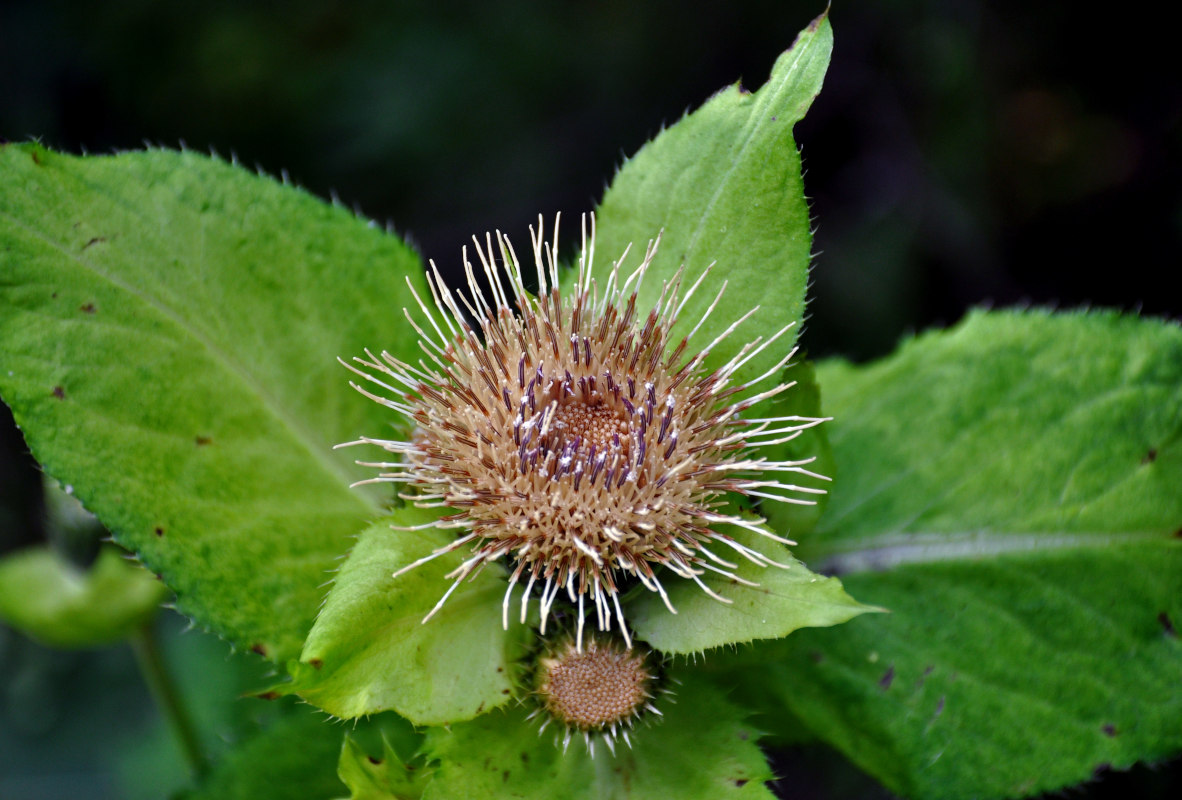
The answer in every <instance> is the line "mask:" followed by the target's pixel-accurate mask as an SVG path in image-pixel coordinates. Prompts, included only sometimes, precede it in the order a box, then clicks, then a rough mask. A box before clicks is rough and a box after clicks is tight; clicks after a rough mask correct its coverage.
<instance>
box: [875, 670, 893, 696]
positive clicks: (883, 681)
mask: <svg viewBox="0 0 1182 800" xmlns="http://www.w3.org/2000/svg"><path fill="white" fill-rule="evenodd" d="M894 680H895V665H894V664H891V665H890V666H889V667H887V671H886V672H884V673H883V674H882V677H881V678H879V679H878V688H879V689H882V690H883V691H884V692H885V691H886V690H887V689H889V688H891V684H892V683H893V682H894Z"/></svg>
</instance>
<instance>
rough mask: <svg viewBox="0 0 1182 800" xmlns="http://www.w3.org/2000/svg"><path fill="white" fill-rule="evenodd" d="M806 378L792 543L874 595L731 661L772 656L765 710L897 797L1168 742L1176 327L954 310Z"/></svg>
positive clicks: (1175, 600) (1178, 398)
mask: <svg viewBox="0 0 1182 800" xmlns="http://www.w3.org/2000/svg"><path fill="white" fill-rule="evenodd" d="M820 377H821V381H822V385H823V386H824V387H825V395H826V403H827V405H828V410H829V412H830V413H832V414H833V416H834V417H835V420H834V422H833V423H832V427H831V429H830V436H831V439H832V442H833V448H834V453H835V456H836V459H837V463H838V467H839V470H840V480H839V481H838V482H837V483H836V485H835V487H834V493H833V497H832V499H831V502H830V505H829V509H828V511H827V512H826V515H825V517H824V518H823V519H822V521H821V525H820V526H819V528H818V530H817V532H816V535H815V536H814V537H812V538H810V539H809V544H810V546H809V547H808V553H809V554H810V555H809V556H807V557H809V558H811V559H812V560H811V561H810V563H814V564H816V563H818V562H820V563H821V564H823V565H825V566H827V567H828V568H829V569H831V570H835V571H837V572H838V573H840V574H842V577H843V580H844V581H845V583H846V585H847V586H848V587H849V589H850V591H851V592H853V593H854V594H856V595H857V596H858V597H860V598H862V599H863V600H866V601H867V602H873V603H878V604H881V605H883V606H885V607H887V608H889V609H891V611H892V612H893V613H891V614H890V615H886V616H882V617H873V618H870V617H866V618H863V619H859V620H855V621H853V622H851V623H850V624H848V625H844V626H841V627H840V628H836V629H833V630H826V631H803V632H801V633H799V634H797V635H794V636H792V637H790V638H789V639H786V640H784V641H783V642H777V643H774V644H771V645H768V646H766V647H757V648H755V649H753V650H751V651H750V652H748V653H744V654H740V655H739V656H737V658H738V659H739V660H740V661H747V660H750V659H753V658H755V659H760V660H765V661H770V662H771V665H770V666H768V667H767V669H768V670H769V671H768V672H767V673H764V674H763V675H761V681H762V682H763V684H764V685H765V686H766V687H767V696H768V707H767V708H765V709H764V711H766V712H768V713H775V709H776V708H786V709H788V710H790V711H791V712H792V713H794V714H796V715H798V716H799V717H800V718H801V719H802V720H803V721H804V722H805V723H806V724H807V725H808V726H809V727H811V728H812V729H813V730H814V731H815V732H816V733H817V734H818V735H820V736H821V737H822V738H824V739H827V740H829V741H830V742H832V743H833V744H835V745H837V746H838V747H839V748H840V749H841V750H843V751H844V752H845V753H846V754H847V755H848V756H849V757H850V758H851V759H852V760H854V761H855V762H856V763H858V764H860V765H861V766H862V767H863V768H864V769H866V770H867V771H869V772H870V773H872V774H873V775H875V776H876V777H878V778H879V779H880V780H882V781H883V782H884V783H885V784H886V785H887V786H888V787H889V788H891V789H892V790H893V791H895V792H898V793H899V794H902V795H905V796H909V797H920V798H923V797H932V798H935V797H940V798H958V797H966V798H967V797H978V798H990V797H1013V796H1020V795H1030V794H1038V793H1042V792H1049V791H1056V790H1058V789H1060V788H1061V787H1064V786H1067V785H1070V784H1074V783H1078V782H1079V781H1083V780H1086V779H1088V778H1089V777H1090V776H1091V775H1092V774H1093V772H1094V771H1095V770H1096V769H1098V768H1101V767H1105V768H1107V767H1112V768H1116V769H1122V768H1126V767H1128V766H1129V765H1131V764H1132V763H1134V762H1135V761H1138V760H1149V761H1153V760H1158V759H1162V758H1166V757H1168V756H1170V755H1172V754H1175V753H1177V752H1178V751H1179V749H1182V723H1180V720H1182V693H1179V692H1178V676H1179V675H1182V642H1180V641H1179V638H1178V634H1177V630H1178V628H1177V626H1178V624H1179V622H1182V539H1180V538H1179V533H1178V532H1179V530H1180V528H1182V493H1180V492H1179V491H1178V487H1179V486H1182V329H1180V328H1179V327H1178V326H1177V325H1175V324H1172V323H1164V322H1160V321H1156V320H1138V319H1136V318H1134V317H1130V316H1121V315H1118V314H1114V313H1076V314H1061V315H1053V314H1048V313H1045V312H1041V311H1038V312H1026V313H996V314H985V313H975V314H973V315H971V316H970V317H969V318H968V319H967V320H966V321H965V322H964V323H962V324H961V325H960V326H958V327H957V328H955V329H953V330H952V331H949V332H946V333H932V334H927V335H925V336H922V337H920V338H918V339H916V340H914V341H911V342H908V343H907V344H905V345H904V346H903V347H902V348H901V349H900V351H899V352H898V353H897V354H896V355H894V356H892V357H890V358H888V359H885V360H883V361H882V362H879V363H876V364H873V365H870V366H867V367H852V366H849V365H846V364H840V363H834V364H829V365H826V366H825V367H823V368H822V369H821V370H820ZM802 550H803V548H802ZM750 669H751V668H750V666H749V665H748V666H746V667H744V668H743V671H742V674H744V675H747V676H749V675H750V674H751V672H750Z"/></svg>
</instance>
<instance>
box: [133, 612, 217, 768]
mask: <svg viewBox="0 0 1182 800" xmlns="http://www.w3.org/2000/svg"><path fill="white" fill-rule="evenodd" d="M131 647H132V649H133V650H134V651H135V656H136V661H138V662H139V666H140V672H141V673H142V674H143V676H144V680H145V681H146V682H147V684H148V689H149V690H150V691H151V692H152V698H153V699H154V700H155V701H156V706H157V707H158V708H159V709H160V713H161V714H163V715H164V719H165V720H166V721H167V722H168V725H169V727H171V728H172V730H173V732H174V733H175V734H176V737H177V739H178V740H179V742H180V745H181V750H182V751H183V752H184V756H185V760H186V761H187V762H188V763H189V769H190V770H191V771H192V773H193V774H194V776H196V777H200V776H202V775H204V774H205V773H206V771H207V770H208V769H209V762H207V761H206V759H205V754H204V753H203V752H202V751H201V741H200V739H199V738H198V736H197V729H196V727H194V725H193V718H192V717H191V716H189V710H188V708H186V707H185V703H184V700H183V698H182V697H181V693H180V690H179V689H178V688H177V685H176V681H175V680H173V677H172V675H171V674H170V673H169V671H168V667H167V666H166V665H165V663H164V657H163V655H162V654H161V652H160V640H159V639H158V638H157V636H156V627H155V625H154V624H153V623H152V622H150V621H149V622H147V623H145V624H144V625H143V626H142V627H141V628H140V629H139V631H138V632H137V633H136V634H135V635H134V636H132V637H131Z"/></svg>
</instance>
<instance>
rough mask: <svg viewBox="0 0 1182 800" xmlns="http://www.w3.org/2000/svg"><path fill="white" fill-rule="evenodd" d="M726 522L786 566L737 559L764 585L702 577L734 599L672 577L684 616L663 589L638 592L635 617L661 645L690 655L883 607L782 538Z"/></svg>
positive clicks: (746, 575) (724, 529) (735, 534)
mask: <svg viewBox="0 0 1182 800" xmlns="http://www.w3.org/2000/svg"><path fill="white" fill-rule="evenodd" d="M718 527H719V528H720V531H719V532H720V533H724V534H726V535H729V536H731V537H732V538H734V539H736V540H737V541H738V542H739V543H740V544H743V545H745V546H746V547H750V548H752V549H754V550H757V551H759V552H761V553H763V554H764V555H766V556H768V557H769V558H771V559H773V560H775V561H776V562H777V563H779V564H783V565H785V566H786V569H781V568H779V567H774V566H770V567H760V566H758V565H756V564H753V563H751V562H750V561H747V560H746V559H744V558H741V557H738V556H736V557H734V558H733V559H732V561H733V563H735V564H737V566H738V568H737V569H736V570H734V572H735V574H736V575H738V576H739V577H740V578H742V579H743V580H746V581H750V582H752V583H756V584H758V585H756V586H747V585H744V584H741V583H737V582H735V581H733V580H731V579H730V578H726V577H724V576H722V575H718V574H715V573H712V572H707V573H706V574H705V575H704V576H703V577H702V582H703V583H705V584H706V585H707V586H708V587H710V589H711V590H712V591H714V592H715V593H716V594H718V595H720V596H722V597H724V598H726V599H727V600H729V601H730V602H729V603H723V602H721V601H719V600H716V599H715V598H713V597H710V596H709V595H707V594H706V593H705V592H704V591H702V589H701V588H700V587H699V586H698V585H697V584H695V583H693V582H691V581H688V580H684V579H680V578H678V579H672V580H669V581H666V582H665V584H666V592H667V593H668V595H669V601H670V603H672V605H673V607H674V608H675V609H677V613H676V614H670V613H669V609H668V608H666V606H665V603H664V601H663V600H662V599H661V598H660V596H659V595H656V594H654V593H653V592H644V593H643V594H641V595H638V596H637V599H636V600H634V601H633V602H632V603H631V604H630V606H629V611H628V619H629V621H630V622H631V624H632V627H633V628H634V629H635V630H636V634H637V635H638V636H639V637H640V638H641V639H644V640H645V641H647V642H648V643H649V644H650V645H652V646H653V647H655V648H656V649H657V650H660V651H662V652H665V653H677V654H688V653H697V652H700V651H703V650H707V649H709V648H712V647H720V646H722V645H727V644H737V643H740V642H750V641H752V640H753V639H776V638H779V637H781V636H787V635H788V634H789V633H792V632H793V631H795V630H798V629H800V628H804V627H822V626H828V625H837V624H839V623H842V622H845V621H846V620H849V619H852V618H853V617H856V616H858V615H859V614H864V613H866V612H868V611H876V610H879V609H875V608H873V607H871V606H864V605H862V604H861V603H858V602H857V601H856V600H854V599H853V598H852V597H850V596H849V595H848V594H846V592H845V589H843V588H842V586H841V581H839V580H838V579H837V578H826V577H823V576H820V575H817V574H815V573H813V572H810V571H809V570H808V568H806V567H805V566H804V564H802V563H800V562H799V561H797V560H796V559H795V558H793V557H792V554H791V553H790V552H789V551H788V548H786V547H785V546H784V545H782V544H780V543H779V542H774V541H772V540H770V539H767V538H765V537H763V536H760V535H759V534H757V533H754V532H752V531H748V530H745V529H742V528H737V527H734V526H718ZM713 549H715V550H722V549H723V548H721V547H715V548H713ZM727 557H730V554H727Z"/></svg>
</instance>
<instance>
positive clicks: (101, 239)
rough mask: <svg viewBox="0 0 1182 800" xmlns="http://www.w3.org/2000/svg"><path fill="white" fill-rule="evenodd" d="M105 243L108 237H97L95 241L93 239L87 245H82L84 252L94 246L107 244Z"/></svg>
mask: <svg viewBox="0 0 1182 800" xmlns="http://www.w3.org/2000/svg"><path fill="white" fill-rule="evenodd" d="M105 241H107V237H106V236H95V237H94V238H93V239H91V240H90V241H89V242H87V243H86V244H84V245H82V249H83V250H85V249H86V248H88V247H90V246H91V245H92V244H98V243H99V242H105Z"/></svg>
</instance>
